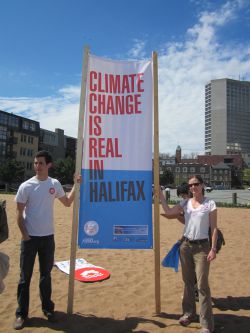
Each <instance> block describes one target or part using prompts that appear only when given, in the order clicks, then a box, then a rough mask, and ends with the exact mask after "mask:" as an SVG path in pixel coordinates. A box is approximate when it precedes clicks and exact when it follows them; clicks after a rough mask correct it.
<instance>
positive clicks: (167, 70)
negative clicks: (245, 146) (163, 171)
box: [158, 1, 250, 153]
mask: <svg viewBox="0 0 250 333" xmlns="http://www.w3.org/2000/svg"><path fill="white" fill-rule="evenodd" d="M242 5H243V4H242V2H239V3H238V2H230V1H229V2H227V3H226V4H225V5H224V6H222V7H221V8H220V10H218V11H216V12H207V11H206V12H202V13H201V14H200V16H199V19H198V22H197V24H195V25H194V26H193V27H191V28H190V29H188V30H187V33H186V39H185V41H184V42H182V43H180V42H178V43H175V42H173V43H168V44H167V45H166V46H165V47H163V48H162V51H161V53H160V54H159V56H158V63H159V69H158V70H159V132H160V151H161V152H171V153H174V151H175V149H176V147H177V145H178V144H179V145H180V146H181V147H182V150H183V151H184V152H185V153H191V152H198V153H204V128H205V124H204V121H205V120H204V118H205V117H204V113H205V112H204V109H205V97H204V96H205V93H204V91H205V84H206V83H207V82H208V81H210V80H212V79H218V78H225V77H227V78H233V79H238V78H239V73H240V74H241V75H243V76H244V79H246V80H249V79H250V52H249V51H250V44H248V45H246V44H244V45H240V44H237V45H234V48H232V45H230V44H228V45H227V44H225V43H223V44H221V43H220V42H219V40H218V38H217V32H218V29H219V28H220V27H222V26H224V25H225V24H227V23H228V22H230V20H233V19H234V18H235V16H236V15H237V10H238V9H239V8H240V7H241V6H242Z"/></svg>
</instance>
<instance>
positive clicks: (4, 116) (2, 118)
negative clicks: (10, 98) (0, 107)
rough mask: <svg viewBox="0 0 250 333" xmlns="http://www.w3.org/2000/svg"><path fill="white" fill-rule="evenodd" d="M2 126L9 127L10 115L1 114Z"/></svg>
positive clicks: (0, 121) (0, 122)
mask: <svg viewBox="0 0 250 333" xmlns="http://www.w3.org/2000/svg"><path fill="white" fill-rule="evenodd" d="M0 124H3V125H8V115H7V114H4V113H0Z"/></svg>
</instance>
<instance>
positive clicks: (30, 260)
mask: <svg viewBox="0 0 250 333" xmlns="http://www.w3.org/2000/svg"><path fill="white" fill-rule="evenodd" d="M37 253H38V258H39V267H40V282H39V288H40V298H41V302H42V310H43V311H53V310H54V303H53V302H52V301H51V292H52V290H51V276H50V273H51V270H52V268H53V264H54V253H55V242H54V235H50V236H43V237H37V236H31V239H30V240H28V241H21V255H20V270H21V273H20V280H19V284H18V288H17V302H18V308H17V310H16V316H21V317H23V318H26V317H27V316H28V313H29V288H30V281H31V277H32V273H33V268H34V263H35V258H36V255H37Z"/></svg>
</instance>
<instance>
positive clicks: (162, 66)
mask: <svg viewBox="0 0 250 333" xmlns="http://www.w3.org/2000/svg"><path fill="white" fill-rule="evenodd" d="M246 3H247V2H246V1H243V0H238V1H233V0H232V1H228V2H226V3H225V4H224V5H222V6H221V7H220V8H218V9H217V10H216V11H211V10H210V11H208V10H206V11H202V12H200V14H199V16H198V17H197V23H196V24H194V25H193V26H192V27H190V28H189V29H187V31H186V34H185V39H184V40H181V41H172V42H166V43H165V44H163V45H160V46H159V48H158V49H159V50H160V52H159V53H158V72H159V73H158V77H159V85H158V87H159V132H160V151H161V152H165V153H171V154H173V153H174V152H175V149H176V147H177V145H180V146H181V147H182V151H183V153H188V154H190V153H192V152H198V153H203V152H204V128H205V126H204V125H205V124H204V108H205V106H204V104H205V99H204V95H205V93H204V92H205V84H206V83H207V82H208V81H210V80H212V79H217V78H225V77H228V78H233V79H239V75H240V76H241V78H242V77H244V79H245V80H250V43H248V44H247V43H244V45H242V44H240V43H239V42H236V41H226V42H225V41H221V40H220V38H219V33H220V29H221V28H223V27H225V26H226V25H227V24H230V23H231V22H233V21H234V20H237V19H239V18H240V14H241V13H240V10H241V8H242V7H243V6H244V5H245V4H246ZM147 38H148V37H147ZM146 48H147V41H146V40H144V41H143V40H139V39H135V40H134V46H133V47H132V48H131V49H130V50H129V52H128V56H129V57H131V58H137V59H138V58H144V57H145V56H146V55H148V53H147V52H146ZM79 101H80V87H79V86H65V87H62V89H60V90H59V91H58V93H57V94H56V95H55V96H48V97H44V98H4V97H2V98H1V97H0V105H1V109H2V110H5V111H7V112H13V113H15V114H19V115H22V116H25V117H27V118H31V119H34V120H37V121H40V126H41V127H42V128H46V129H49V130H52V131H53V130H54V129H55V128H62V129H64V130H65V134H67V135H70V136H74V137H77V133H76V131H77V121H78V111H79Z"/></svg>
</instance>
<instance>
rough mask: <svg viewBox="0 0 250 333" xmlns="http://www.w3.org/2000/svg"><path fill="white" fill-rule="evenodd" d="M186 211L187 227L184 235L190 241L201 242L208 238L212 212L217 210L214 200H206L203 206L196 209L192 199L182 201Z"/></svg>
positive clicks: (181, 203)
mask: <svg viewBox="0 0 250 333" xmlns="http://www.w3.org/2000/svg"><path fill="white" fill-rule="evenodd" d="M180 205H181V207H182V208H183V210H184V217H185V227H184V231H183V235H184V236H185V237H187V238H188V239H190V240H199V239H205V238H208V230H209V227H210V219H209V214H210V212H212V211H214V210H215V209H216V204H215V202H214V201H213V200H210V199H208V198H204V201H203V202H202V204H201V205H200V206H199V207H197V208H194V207H193V205H192V199H188V200H182V201H181V202H180Z"/></svg>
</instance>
